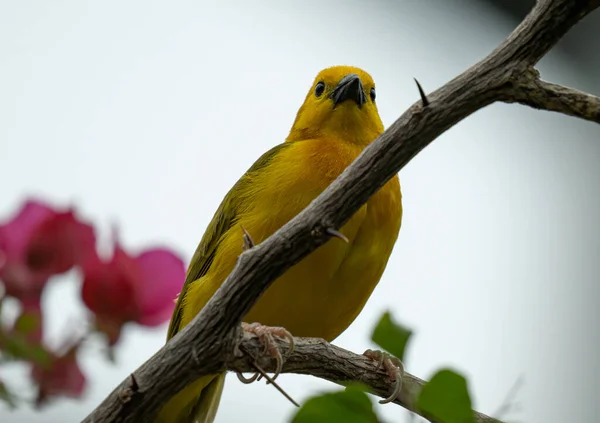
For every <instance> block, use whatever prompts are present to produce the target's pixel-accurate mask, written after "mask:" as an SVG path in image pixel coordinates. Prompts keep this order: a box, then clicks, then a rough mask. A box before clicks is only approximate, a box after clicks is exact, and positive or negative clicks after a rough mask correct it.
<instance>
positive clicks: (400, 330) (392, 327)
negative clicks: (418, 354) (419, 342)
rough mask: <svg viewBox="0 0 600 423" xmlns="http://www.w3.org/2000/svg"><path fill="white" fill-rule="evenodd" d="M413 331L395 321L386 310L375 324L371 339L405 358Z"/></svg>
mask: <svg viewBox="0 0 600 423" xmlns="http://www.w3.org/2000/svg"><path fill="white" fill-rule="evenodd" d="M411 335H412V331H411V330H410V329H408V328H405V327H404V326H402V325H399V324H398V323H396V322H394V321H393V320H392V316H391V314H390V313H389V312H385V313H384V314H383V316H381V318H380V319H379V323H377V326H375V329H374V330H373V334H372V335H371V339H372V340H373V342H375V343H376V344H377V345H379V346H380V347H381V348H383V349H384V350H386V351H388V352H389V353H390V354H392V355H393V356H395V357H397V358H399V359H400V361H402V360H403V358H404V352H405V350H406V345H407V344H408V340H409V339H410V337H411Z"/></svg>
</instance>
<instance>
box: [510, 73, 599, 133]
mask: <svg viewBox="0 0 600 423" xmlns="http://www.w3.org/2000/svg"><path fill="white" fill-rule="evenodd" d="M514 88H515V89H514V91H513V93H512V95H511V97H510V98H508V99H507V100H505V102H507V103H521V104H523V105H526V106H530V107H533V108H535V109H540V110H548V111H552V112H559V113H562V114H565V115H569V116H574V117H578V118H581V119H584V120H588V121H590V122H596V123H600V98H599V97H596V96H594V95H591V94H588V93H584V92H582V91H578V90H574V89H572V88H568V87H563V86H562V85H557V84H553V83H551V82H546V81H542V80H541V79H540V74H539V72H538V71H537V70H536V69H534V68H530V69H528V70H527V71H526V72H524V73H523V75H522V76H521V77H520V78H518V79H517V81H516V84H515V87H514Z"/></svg>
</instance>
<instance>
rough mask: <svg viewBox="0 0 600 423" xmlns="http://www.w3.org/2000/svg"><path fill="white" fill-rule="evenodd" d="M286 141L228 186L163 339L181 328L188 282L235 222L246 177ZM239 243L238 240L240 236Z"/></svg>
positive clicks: (265, 163) (194, 278)
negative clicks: (183, 302) (228, 188)
mask: <svg viewBox="0 0 600 423" xmlns="http://www.w3.org/2000/svg"><path fill="white" fill-rule="evenodd" d="M290 144H291V143H284V144H279V145H277V146H275V147H273V148H272V149H270V150H269V151H267V152H266V153H264V154H263V155H262V156H261V157H260V158H259V159H258V160H257V161H256V162H254V164H253V165H252V167H250V169H248V171H247V172H246V173H245V174H244V175H243V176H242V177H241V178H240V179H239V180H238V181H237V182H236V184H235V185H234V186H233V188H231V190H229V192H228V193H227V195H226V196H225V198H224V199H223V201H222V202H221V205H220V206H219V208H218V209H217V211H216V213H215V215H214V216H213V218H212V220H211V222H210V224H209V225H208V228H207V229H206V232H205V233H204V236H203V237H202V240H201V241H200V244H199V245H198V248H196V252H195V253H194V256H193V257H192V261H191V262H190V265H189V267H188V270H187V275H186V278H185V283H184V284H183V288H182V289H181V292H180V293H179V296H178V297H177V305H176V306H175V310H174V311H173V317H172V318H171V323H170V324H169V331H168V334H167V339H171V338H172V337H173V336H174V335H175V334H176V333H177V332H178V331H179V330H180V329H181V328H180V325H181V319H182V317H183V309H182V301H183V299H184V298H185V295H186V293H187V290H188V288H189V286H190V284H192V283H197V281H198V279H200V278H201V277H202V276H204V275H206V273H207V272H208V269H210V266H211V265H212V262H213V260H214V258H215V254H216V253H217V249H218V247H219V243H220V242H221V239H222V237H223V235H224V234H225V233H226V232H227V230H228V229H229V228H231V227H232V226H233V225H234V224H235V222H236V219H237V214H238V211H239V210H240V206H241V205H242V204H243V201H244V198H243V196H242V195H240V193H243V192H245V191H246V190H245V186H246V185H247V184H249V183H251V182H250V181H251V178H250V177H249V176H250V175H251V174H252V173H254V172H260V171H261V169H264V168H265V167H266V166H268V165H269V163H271V161H272V160H273V158H274V157H275V156H277V154H278V153H279V152H280V151H282V150H283V149H284V148H286V147H288V146H289V145H290ZM240 242H242V241H241V237H240Z"/></svg>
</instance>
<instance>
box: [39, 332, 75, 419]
mask: <svg viewBox="0 0 600 423" xmlns="http://www.w3.org/2000/svg"><path fill="white" fill-rule="evenodd" d="M79 345H80V343H79V342H78V343H77V344H75V345H74V346H72V347H70V348H69V349H68V350H67V351H66V352H65V353H63V354H61V355H57V354H51V356H50V360H49V363H45V364H34V365H33V366H32V368H31V377H32V379H33V380H34V382H36V383H37V385H38V395H37V399H36V406H38V407H40V406H42V405H43V404H44V403H46V402H47V401H48V399H50V398H51V397H56V396H65V397H69V398H79V397H81V395H83V392H84V389H85V385H86V379H85V375H84V374H83V372H82V371H81V368H80V367H79V363H78V361H77V349H78V348H79Z"/></svg>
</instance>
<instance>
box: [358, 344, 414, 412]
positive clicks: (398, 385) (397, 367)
mask: <svg viewBox="0 0 600 423" xmlns="http://www.w3.org/2000/svg"><path fill="white" fill-rule="evenodd" d="M363 355H364V356H365V357H367V358H370V359H371V360H374V361H377V370H379V369H380V368H383V369H384V370H385V372H386V373H387V375H388V376H389V378H390V380H391V381H392V382H394V391H393V392H392V394H391V395H390V396H389V397H387V398H386V399H382V400H380V401H379V404H387V403H389V402H392V401H395V400H396V399H398V397H399V395H400V392H401V391H402V377H403V376H404V364H402V361H400V359H399V358H396V357H394V356H392V355H390V354H388V353H384V352H382V351H378V350H366V351H365V352H364V353H363Z"/></svg>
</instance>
